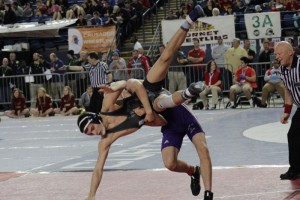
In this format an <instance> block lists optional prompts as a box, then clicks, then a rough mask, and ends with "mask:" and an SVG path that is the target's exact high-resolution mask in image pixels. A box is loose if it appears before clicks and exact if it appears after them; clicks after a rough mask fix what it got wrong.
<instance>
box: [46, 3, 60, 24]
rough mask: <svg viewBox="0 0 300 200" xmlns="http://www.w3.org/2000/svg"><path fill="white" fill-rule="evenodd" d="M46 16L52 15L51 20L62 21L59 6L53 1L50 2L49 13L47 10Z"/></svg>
mask: <svg viewBox="0 0 300 200" xmlns="http://www.w3.org/2000/svg"><path fill="white" fill-rule="evenodd" d="M48 14H52V19H53V20H60V19H62V8H61V6H60V5H59V4H57V3H56V2H55V0H52V6H51V8H50V13H49V9H48Z"/></svg>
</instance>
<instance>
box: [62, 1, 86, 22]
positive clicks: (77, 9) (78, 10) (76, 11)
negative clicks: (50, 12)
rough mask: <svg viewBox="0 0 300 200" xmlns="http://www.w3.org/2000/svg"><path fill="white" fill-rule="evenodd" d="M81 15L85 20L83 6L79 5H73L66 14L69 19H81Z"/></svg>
mask: <svg viewBox="0 0 300 200" xmlns="http://www.w3.org/2000/svg"><path fill="white" fill-rule="evenodd" d="M80 15H81V16H82V17H83V18H84V17H85V11H84V9H83V8H82V7H81V6H79V5H77V4H73V6H72V7H71V8H70V9H69V10H67V12H66V18H67V19H75V18H79V17H80Z"/></svg>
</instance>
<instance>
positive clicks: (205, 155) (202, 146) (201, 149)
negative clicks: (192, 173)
mask: <svg viewBox="0 0 300 200" xmlns="http://www.w3.org/2000/svg"><path fill="white" fill-rule="evenodd" d="M192 142H193V144H194V145H195V148H196V150H197V153H198V156H199V159H200V163H201V165H200V171H201V176H202V179H203V184H204V187H205V190H208V191H211V188H212V164H211V159H210V155H209V150H208V147H207V144H206V139H205V134H204V133H203V132H200V133H197V134H195V135H194V136H193V138H192Z"/></svg>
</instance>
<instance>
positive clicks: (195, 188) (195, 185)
mask: <svg viewBox="0 0 300 200" xmlns="http://www.w3.org/2000/svg"><path fill="white" fill-rule="evenodd" d="M191 190H192V194H193V195H194V196H198V195H199V193H200V190H201V186H200V167H199V166H196V171H195V172H194V173H193V175H192V176H191Z"/></svg>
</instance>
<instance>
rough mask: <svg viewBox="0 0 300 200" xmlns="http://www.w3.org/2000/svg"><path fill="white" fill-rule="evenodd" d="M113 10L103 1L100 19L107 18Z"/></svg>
mask: <svg viewBox="0 0 300 200" xmlns="http://www.w3.org/2000/svg"><path fill="white" fill-rule="evenodd" d="M112 11H113V8H112V7H111V6H110V5H109V3H108V2H107V1H103V5H102V9H101V13H100V17H109V16H110V15H111V14H112Z"/></svg>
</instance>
